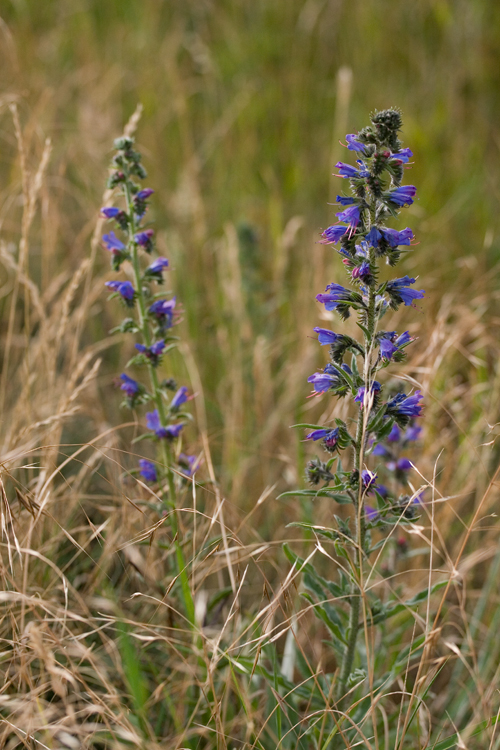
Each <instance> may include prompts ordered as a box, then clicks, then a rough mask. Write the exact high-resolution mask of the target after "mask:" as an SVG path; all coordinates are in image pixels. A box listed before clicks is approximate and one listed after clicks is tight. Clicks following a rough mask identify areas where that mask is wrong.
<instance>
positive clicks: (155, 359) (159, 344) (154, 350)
mask: <svg viewBox="0 0 500 750" xmlns="http://www.w3.org/2000/svg"><path fill="white" fill-rule="evenodd" d="M135 348H136V349H137V351H138V352H140V353H141V354H144V356H145V357H147V358H148V359H149V360H150V361H151V362H152V364H153V365H154V366H155V367H156V365H157V364H158V363H159V361H160V357H161V355H162V353H163V350H164V349H165V341H164V340H163V339H160V340H159V341H156V342H155V343H154V344H153V345H152V346H150V347H147V346H144V344H136V345H135Z"/></svg>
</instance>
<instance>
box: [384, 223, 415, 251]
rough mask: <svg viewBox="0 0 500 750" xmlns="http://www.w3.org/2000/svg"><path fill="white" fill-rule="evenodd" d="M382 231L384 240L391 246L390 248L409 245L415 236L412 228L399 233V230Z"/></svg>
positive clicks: (386, 229)
mask: <svg viewBox="0 0 500 750" xmlns="http://www.w3.org/2000/svg"><path fill="white" fill-rule="evenodd" d="M382 231H383V236H384V239H385V241H386V242H387V244H388V245H390V247H398V245H409V244H410V241H411V240H412V239H413V236H414V235H413V232H412V231H411V229H410V227H406V229H402V230H401V232H398V231H397V229H388V228H385V229H383V230H382Z"/></svg>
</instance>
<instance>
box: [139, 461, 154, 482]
mask: <svg viewBox="0 0 500 750" xmlns="http://www.w3.org/2000/svg"><path fill="white" fill-rule="evenodd" d="M139 466H140V467H141V468H140V470H139V474H140V475H141V476H142V478H143V479H144V480H145V481H146V482H156V481H157V479H158V477H157V474H156V466H155V465H154V463H153V462H152V461H147V460H146V459H145V458H140V459H139Z"/></svg>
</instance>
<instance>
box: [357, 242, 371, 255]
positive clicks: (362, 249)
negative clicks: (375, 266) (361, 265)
mask: <svg viewBox="0 0 500 750" xmlns="http://www.w3.org/2000/svg"><path fill="white" fill-rule="evenodd" d="M355 247H356V255H359V257H360V258H366V259H367V260H368V258H369V257H370V248H369V246H368V243H367V242H365V240H362V241H361V242H360V243H359V245H356V246H355Z"/></svg>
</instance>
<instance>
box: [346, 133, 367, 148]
mask: <svg viewBox="0 0 500 750" xmlns="http://www.w3.org/2000/svg"><path fill="white" fill-rule="evenodd" d="M356 137H357V136H356V134H355V133H352V134H350V135H346V137H345V139H346V141H347V148H348V149H349V151H364V150H365V146H364V145H363V144H362V143H361V142H360V141H357V140H356Z"/></svg>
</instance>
